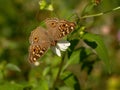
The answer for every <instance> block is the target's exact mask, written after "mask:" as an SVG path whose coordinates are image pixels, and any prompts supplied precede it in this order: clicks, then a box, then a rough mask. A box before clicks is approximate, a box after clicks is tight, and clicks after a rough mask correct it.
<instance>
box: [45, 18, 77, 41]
mask: <svg viewBox="0 0 120 90" xmlns="http://www.w3.org/2000/svg"><path fill="white" fill-rule="evenodd" d="M45 22H46V26H47V29H48V32H49V33H51V35H52V36H53V37H54V39H55V40H59V39H61V38H63V37H64V36H66V35H68V34H69V33H71V32H72V31H73V30H74V28H75V23H73V22H68V21H66V20H58V19H47V20H46V21H45Z"/></svg>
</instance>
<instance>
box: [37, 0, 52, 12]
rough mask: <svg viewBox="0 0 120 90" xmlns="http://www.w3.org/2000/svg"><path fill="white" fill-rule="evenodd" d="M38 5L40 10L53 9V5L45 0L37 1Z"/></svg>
mask: <svg viewBox="0 0 120 90" xmlns="http://www.w3.org/2000/svg"><path fill="white" fill-rule="evenodd" d="M39 5H40V10H49V11H53V5H52V4H49V3H47V2H46V1H45V0H41V1H39Z"/></svg>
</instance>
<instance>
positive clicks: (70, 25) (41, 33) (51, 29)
mask: <svg viewBox="0 0 120 90" xmlns="http://www.w3.org/2000/svg"><path fill="white" fill-rule="evenodd" d="M45 24H46V28H43V27H41V26H39V27H37V28H36V29H34V30H33V31H32V32H31V34H30V37H29V42H30V47H29V57H28V60H29V62H30V63H35V62H37V60H38V59H39V58H40V57H42V56H43V55H44V54H45V53H46V52H47V50H48V48H50V47H53V46H55V45H56V44H57V42H59V41H60V40H61V39H62V38H63V37H64V36H66V35H68V34H69V33H71V32H72V31H73V30H74V29H75V23H74V22H69V21H66V20H59V19H57V18H51V19H50V18H48V19H46V20H45ZM60 45H62V44H60ZM67 46H69V44H66V46H65V45H64V47H65V49H66V48H67ZM65 49H64V48H62V50H63V51H64V50H65Z"/></svg>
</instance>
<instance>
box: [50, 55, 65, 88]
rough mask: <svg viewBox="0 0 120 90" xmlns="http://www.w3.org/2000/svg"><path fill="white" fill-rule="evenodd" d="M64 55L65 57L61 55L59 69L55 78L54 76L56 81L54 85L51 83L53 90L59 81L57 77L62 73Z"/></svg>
mask: <svg viewBox="0 0 120 90" xmlns="http://www.w3.org/2000/svg"><path fill="white" fill-rule="evenodd" d="M65 55H66V54H63V56H62V59H61V63H60V67H59V71H58V73H57V76H56V79H55V81H54V83H53V89H55V87H56V84H57V82H58V81H59V77H60V74H61V71H62V67H63V63H64V59H65ZM53 89H52V90H53Z"/></svg>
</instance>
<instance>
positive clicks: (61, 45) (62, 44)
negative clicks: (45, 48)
mask: <svg viewBox="0 0 120 90" xmlns="http://www.w3.org/2000/svg"><path fill="white" fill-rule="evenodd" d="M69 46H70V42H68V41H63V40H61V41H58V42H57V44H56V46H52V47H51V49H52V51H53V52H54V53H55V54H57V55H58V56H59V57H60V56H61V52H60V51H66V50H67V49H68V47H69Z"/></svg>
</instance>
